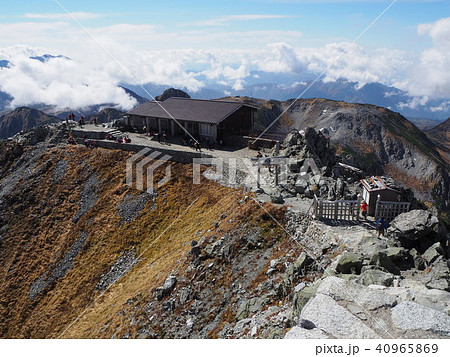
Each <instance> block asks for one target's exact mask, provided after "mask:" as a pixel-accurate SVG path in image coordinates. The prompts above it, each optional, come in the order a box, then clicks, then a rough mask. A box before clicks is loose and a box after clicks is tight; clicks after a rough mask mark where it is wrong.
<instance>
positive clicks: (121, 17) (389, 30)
mask: <svg viewBox="0 0 450 357" xmlns="http://www.w3.org/2000/svg"><path fill="white" fill-rule="evenodd" d="M58 1H59V3H60V4H61V5H62V6H63V7H64V8H65V9H67V10H68V11H69V12H70V13H71V14H72V16H73V17H74V18H75V19H76V20H77V21H79V23H80V24H81V25H82V27H83V28H84V29H85V30H86V31H87V32H89V34H90V35H88V34H86V32H85V31H84V30H83V29H82V28H81V27H80V26H79V25H78V24H77V23H76V22H75V21H74V20H73V19H71V18H70V17H69V16H68V15H67V14H66V13H65V12H64V11H63V9H62V8H61V7H60V6H59V5H58V3H57V2H56V1H53V0H37V1H36V0H35V1H31V0H21V1H17V0H15V1H9V0H0V5H1V8H2V12H1V15H0V33H2V36H1V37H0V59H7V60H9V61H10V62H11V63H13V64H14V63H17V65H15V66H14V68H13V67H11V68H8V69H3V70H2V71H1V72H0V89H1V90H3V91H9V92H10V93H12V94H13V96H14V97H22V98H23V99H22V100H19V99H17V102H18V103H19V102H21V101H22V102H23V101H26V100H35V101H37V100H41V99H45V100H47V101H48V100H53V101H57V100H60V99H59V96H57V94H58V92H61V88H60V87H58V90H56V89H55V92H56V93H52V94H51V93H50V89H49V88H50V87H51V86H52V85H53V83H54V82H58V83H59V82H63V83H61V85H64V86H63V87H64V88H66V87H67V86H69V87H70V88H71V89H72V90H75V88H74V85H73V83H77V82H86V79H85V78H86V77H89V78H95V80H96V81H97V82H102V81H104V83H105V85H106V83H110V84H111V85H112V84H117V83H120V82H135V81H137V82H139V83H146V82H153V83H157V84H168V85H174V86H179V87H184V88H187V89H188V90H191V91H194V92H195V90H198V89H199V88H202V87H205V86H206V85H207V82H208V81H209V82H211V81H212V82H217V83H223V84H227V85H229V86H232V87H233V88H241V87H242V86H243V85H245V83H246V80H248V78H249V76H250V75H251V73H252V71H255V70H259V71H266V72H274V73H292V74H293V76H295V75H296V74H301V73H303V72H309V73H320V72H321V71H322V70H324V69H325V68H326V67H327V66H328V65H329V64H330V63H331V62H332V61H333V60H334V59H336V58H337V57H338V56H339V55H340V54H342V52H343V51H345V49H346V48H347V47H348V45H349V44H350V43H351V42H352V41H353V40H354V39H355V38H356V37H357V36H358V35H359V34H360V33H361V32H362V31H363V30H364V29H365V28H366V27H367V26H368V25H369V24H370V23H371V22H372V21H373V20H374V19H375V18H376V17H377V16H378V15H379V14H381V13H382V12H383V10H384V9H386V7H387V6H388V5H389V4H390V3H392V1H385V0H378V1H376V0H374V1H352V0H346V1H342V0H319V1H312V0H311V1H308V0H285V1H271V0H241V1H198V0H197V1H196V0H193V1H179V0H176V1H168V2H163V1H142V0H131V1H114V0H112V1H111V0H110V1H103V0H101V1H85V0H81V1H80V0H77V1H75V0H58ZM448 38H450V2H449V1H438V0H436V1H433V0H422V1H420V0H415V1H414V0H398V1H397V2H396V3H395V4H394V5H393V6H392V8H390V9H389V10H388V11H387V12H386V14H385V15H384V16H383V17H382V18H381V19H380V20H379V21H377V22H376V23H375V24H374V25H373V26H372V27H371V28H370V30H369V31H368V32H367V33H366V34H365V35H364V36H363V37H362V38H361V39H360V40H359V41H358V43H357V44H356V45H355V46H353V47H352V48H351V50H350V51H349V53H348V54H346V55H345V56H344V57H343V58H342V59H341V60H339V61H338V63H337V64H336V66H334V67H333V68H332V70H330V71H329V72H328V73H327V77H326V80H336V79H338V78H344V79H348V80H350V81H355V82H358V83H359V84H361V85H362V84H364V83H368V82H381V83H383V84H386V85H392V86H396V87H398V88H400V89H403V90H407V91H408V92H410V93H411V94H413V95H416V96H418V97H420V98H421V100H422V101H424V100H425V101H426V99H423V98H425V97H433V96H440V97H450V75H447V74H444V75H442V73H443V72H445V73H447V72H448V71H447V68H448V66H449V65H450V58H449V54H448V53H450V45H449V44H448V41H447V39H448ZM105 50H106V51H107V52H108V53H109V54H106V52H105ZM30 53H34V54H42V53H52V54H63V55H66V56H68V57H70V58H71V59H72V60H75V61H77V63H78V65H77V67H76V68H73V63H62V60H61V61H60V62H57V61H51V63H50V62H49V63H48V64H47V67H45V68H40V67H39V68H35V66H36V64H34V63H33V64H30V63H26V60H27V59H26V58H25V55H29V54H30ZM112 57H113V58H114V59H113V58H112ZM19 59H20V61H19ZM19 63H20V64H21V65H20V66H19V65H18V64H19ZM117 63H120V66H119V65H118V64H117ZM30 66H31V67H30ZM50 66H52V68H50ZM64 66H68V67H69V68H70V70H71V71H72V72H71V73H73V74H72V77H70V78H69V77H67V78H66V81H70V83H66V82H64V78H65V77H66V76H62V75H61V70H62V68H63V67H64ZM71 66H72V67H71ZM30 68H31V69H30ZM192 70H195V71H197V72H199V73H197V74H193V73H192ZM100 71H101V73H100ZM38 74H39V75H38ZM18 78H23V81H24V83H27V84H28V87H30V88H34V90H35V92H36V91H37V92H38V93H39V95H37V97H36V95H32V93H29V94H26V95H25V94H21V93H16V92H17V91H18V89H17V88H16V86H15V85H14V83H10V82H9V81H11V82H12V81H13V80H14V81H17V80H18ZM43 78H44V79H43ZM205 78H206V82H205ZM26 81H31V83H28V82H26ZM97 82H96V83H97ZM70 88H69V89H70ZM69 89H68V90H69ZM77 90H78V91H80V88H77ZM15 91H16V92H15ZM110 92H111V95H116V94H114V92H113V91H112V89H111V90H110ZM33 93H34V92H33ZM49 93H50V94H51V95H50V94H49ZM69 93H70V91H69V92H67V93H66V96H67V95H69ZM47 95H49V96H47ZM89 96H91V97H92V93H91V94H89V95H87V97H89ZM31 97H32V98H31ZM41 97H43V98H41ZM81 101H82V100H81ZM449 105H450V103H449Z"/></svg>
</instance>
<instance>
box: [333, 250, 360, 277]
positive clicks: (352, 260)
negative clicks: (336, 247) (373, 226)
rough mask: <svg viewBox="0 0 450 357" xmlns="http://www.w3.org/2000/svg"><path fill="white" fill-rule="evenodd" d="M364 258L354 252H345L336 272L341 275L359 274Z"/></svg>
mask: <svg viewBox="0 0 450 357" xmlns="http://www.w3.org/2000/svg"><path fill="white" fill-rule="evenodd" d="M363 259H364V258H363V256H362V255H361V254H357V253H353V252H344V253H342V255H341V258H340V259H339V262H338V264H337V266H336V272H337V273H341V274H354V273H356V274H359V273H360V272H361V268H362V265H363Z"/></svg>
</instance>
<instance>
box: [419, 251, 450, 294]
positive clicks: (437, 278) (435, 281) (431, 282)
mask: <svg viewBox="0 0 450 357" xmlns="http://www.w3.org/2000/svg"><path fill="white" fill-rule="evenodd" d="M424 280H425V281H424V282H425V286H426V287H427V288H429V289H439V290H446V291H450V269H449V262H447V261H446V260H445V259H444V258H442V257H439V258H437V259H436V260H435V261H434V262H433V264H432V267H431V271H430V272H429V273H428V274H427V275H426V276H425V278H424Z"/></svg>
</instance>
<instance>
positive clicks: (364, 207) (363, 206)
mask: <svg viewBox="0 0 450 357" xmlns="http://www.w3.org/2000/svg"><path fill="white" fill-rule="evenodd" d="M367 207H369V205H368V204H367V202H366V201H364V200H363V201H362V203H361V214H362V215H363V217H364V219H367Z"/></svg>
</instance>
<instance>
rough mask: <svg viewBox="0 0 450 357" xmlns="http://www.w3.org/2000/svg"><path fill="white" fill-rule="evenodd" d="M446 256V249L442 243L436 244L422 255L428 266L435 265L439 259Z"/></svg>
mask: <svg viewBox="0 0 450 357" xmlns="http://www.w3.org/2000/svg"><path fill="white" fill-rule="evenodd" d="M443 255H444V249H443V248H442V245H441V243H439V242H437V243H434V244H433V245H432V246H431V247H430V248H428V249H427V250H426V251H425V253H423V254H422V257H423V258H424V259H425V261H426V262H427V263H428V265H431V264H433V263H434V262H435V261H436V259H437V258H439V257H440V256H443Z"/></svg>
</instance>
